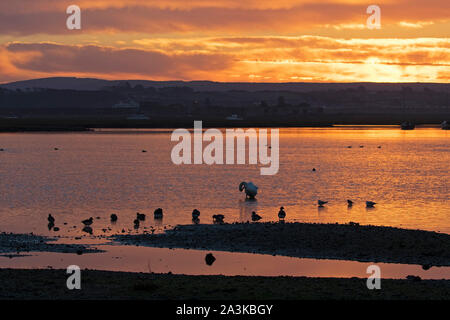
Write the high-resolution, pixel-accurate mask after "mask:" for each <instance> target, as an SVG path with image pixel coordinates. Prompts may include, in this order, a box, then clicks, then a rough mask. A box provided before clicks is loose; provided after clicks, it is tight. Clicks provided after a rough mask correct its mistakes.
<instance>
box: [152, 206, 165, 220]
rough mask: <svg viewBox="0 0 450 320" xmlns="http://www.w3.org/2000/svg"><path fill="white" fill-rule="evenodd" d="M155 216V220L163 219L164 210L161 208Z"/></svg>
mask: <svg viewBox="0 0 450 320" xmlns="http://www.w3.org/2000/svg"><path fill="white" fill-rule="evenodd" d="M153 216H154V217H155V219H162V217H163V209H161V208H158V209H156V210H155V212H154V213H153Z"/></svg>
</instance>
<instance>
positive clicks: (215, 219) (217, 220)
mask: <svg viewBox="0 0 450 320" xmlns="http://www.w3.org/2000/svg"><path fill="white" fill-rule="evenodd" d="M212 218H213V222H214V223H223V219H225V216H224V215H223V214H215V215H213V216H212Z"/></svg>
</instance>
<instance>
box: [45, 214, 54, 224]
mask: <svg viewBox="0 0 450 320" xmlns="http://www.w3.org/2000/svg"><path fill="white" fill-rule="evenodd" d="M47 220H48V223H49V224H50V223H51V224H54V223H55V218H54V217H53V216H52V215H51V214H49V215H48V218H47Z"/></svg>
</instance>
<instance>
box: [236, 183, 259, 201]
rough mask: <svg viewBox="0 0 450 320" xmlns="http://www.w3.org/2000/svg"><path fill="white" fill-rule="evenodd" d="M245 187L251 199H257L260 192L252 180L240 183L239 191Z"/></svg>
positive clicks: (246, 193)
mask: <svg viewBox="0 0 450 320" xmlns="http://www.w3.org/2000/svg"><path fill="white" fill-rule="evenodd" d="M244 189H245V196H246V198H249V199H255V197H256V194H257V193H258V187H257V186H255V185H254V184H253V183H252V182H241V183H240V184H239V191H241V192H242V190H244Z"/></svg>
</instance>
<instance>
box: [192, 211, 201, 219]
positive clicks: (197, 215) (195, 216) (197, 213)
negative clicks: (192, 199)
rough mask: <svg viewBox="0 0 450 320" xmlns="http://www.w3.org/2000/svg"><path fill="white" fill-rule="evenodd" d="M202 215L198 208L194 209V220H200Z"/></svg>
mask: <svg viewBox="0 0 450 320" xmlns="http://www.w3.org/2000/svg"><path fill="white" fill-rule="evenodd" d="M199 217H200V211H198V210H197V209H194V210H193V211H192V220H198V219H199Z"/></svg>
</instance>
